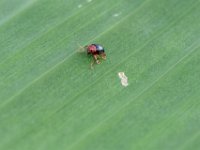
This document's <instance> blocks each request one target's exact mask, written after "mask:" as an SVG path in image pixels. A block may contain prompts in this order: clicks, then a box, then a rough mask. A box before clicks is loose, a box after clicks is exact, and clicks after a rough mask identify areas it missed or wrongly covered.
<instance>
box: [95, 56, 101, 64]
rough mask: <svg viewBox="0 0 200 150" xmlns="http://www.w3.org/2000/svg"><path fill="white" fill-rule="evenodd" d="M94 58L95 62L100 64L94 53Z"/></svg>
mask: <svg viewBox="0 0 200 150" xmlns="http://www.w3.org/2000/svg"><path fill="white" fill-rule="evenodd" d="M94 60H95V61H96V63H97V64H100V61H99V60H98V56H97V55H94Z"/></svg>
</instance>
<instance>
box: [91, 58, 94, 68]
mask: <svg viewBox="0 0 200 150" xmlns="http://www.w3.org/2000/svg"><path fill="white" fill-rule="evenodd" d="M93 65H94V59H92V61H91V63H90V68H91V69H93Z"/></svg>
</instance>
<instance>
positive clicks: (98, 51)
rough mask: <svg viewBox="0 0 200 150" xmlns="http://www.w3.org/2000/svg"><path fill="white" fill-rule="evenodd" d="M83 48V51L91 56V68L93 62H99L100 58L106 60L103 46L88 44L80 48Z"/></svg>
mask: <svg viewBox="0 0 200 150" xmlns="http://www.w3.org/2000/svg"><path fill="white" fill-rule="evenodd" d="M82 48H83V49H84V51H86V52H87V55H88V56H92V57H93V60H92V61H91V68H93V65H94V63H95V62H96V64H100V63H101V62H100V60H102V59H103V60H106V53H105V49H104V47H103V46H101V45H100V44H89V45H86V46H84V47H81V49H82Z"/></svg>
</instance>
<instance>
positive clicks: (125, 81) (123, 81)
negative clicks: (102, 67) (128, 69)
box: [118, 72, 128, 87]
mask: <svg viewBox="0 0 200 150" xmlns="http://www.w3.org/2000/svg"><path fill="white" fill-rule="evenodd" d="M118 76H119V78H120V79H121V84H122V86H125V87H126V86H128V77H127V76H126V75H125V73H124V72H119V73H118Z"/></svg>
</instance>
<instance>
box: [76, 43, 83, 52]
mask: <svg viewBox="0 0 200 150" xmlns="http://www.w3.org/2000/svg"><path fill="white" fill-rule="evenodd" d="M77 45H78V47H79V48H78V52H80V53H81V52H84V51H85V47H83V46H81V45H80V44H79V43H77Z"/></svg>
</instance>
